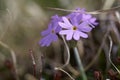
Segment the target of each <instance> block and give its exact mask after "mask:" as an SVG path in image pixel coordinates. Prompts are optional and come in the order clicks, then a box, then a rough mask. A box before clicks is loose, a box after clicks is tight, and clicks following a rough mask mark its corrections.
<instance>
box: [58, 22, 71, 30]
mask: <svg viewBox="0 0 120 80" xmlns="http://www.w3.org/2000/svg"><path fill="white" fill-rule="evenodd" d="M58 24H59V25H60V26H61V27H62V28H65V29H70V28H71V27H70V26H68V25H67V24H65V23H62V22H58Z"/></svg>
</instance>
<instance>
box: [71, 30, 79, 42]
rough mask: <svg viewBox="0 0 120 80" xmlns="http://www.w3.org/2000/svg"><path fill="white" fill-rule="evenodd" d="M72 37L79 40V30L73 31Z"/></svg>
mask: <svg viewBox="0 0 120 80" xmlns="http://www.w3.org/2000/svg"><path fill="white" fill-rule="evenodd" d="M73 38H74V39H75V40H79V39H80V32H79V31H75V32H74V35H73Z"/></svg>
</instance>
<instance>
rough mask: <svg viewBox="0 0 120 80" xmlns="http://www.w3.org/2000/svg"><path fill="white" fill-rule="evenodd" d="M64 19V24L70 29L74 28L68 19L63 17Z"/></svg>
mask: <svg viewBox="0 0 120 80" xmlns="http://www.w3.org/2000/svg"><path fill="white" fill-rule="evenodd" d="M62 19H63V21H64V23H65V24H67V25H68V26H69V27H72V26H73V25H72V24H71V23H70V21H69V20H68V19H67V18H66V17H62Z"/></svg>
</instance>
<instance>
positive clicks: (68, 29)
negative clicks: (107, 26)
mask: <svg viewBox="0 0 120 80" xmlns="http://www.w3.org/2000/svg"><path fill="white" fill-rule="evenodd" d="M97 24H98V23H97V22H96V18H95V17H93V16H92V15H90V14H87V13H86V12H85V10H84V9H79V8H78V9H76V12H72V13H70V14H68V15H66V16H61V17H59V16H58V15H55V16H52V18H51V22H50V24H49V25H48V29H47V30H45V31H43V32H42V33H41V35H42V36H44V38H42V39H41V40H40V41H39V44H40V45H41V46H49V45H50V44H51V42H53V41H57V40H58V35H65V36H66V40H72V39H73V40H76V41H77V40H80V38H81V37H82V38H88V34H87V33H88V32H90V31H91V30H92V29H93V28H95V26H96V25H97Z"/></svg>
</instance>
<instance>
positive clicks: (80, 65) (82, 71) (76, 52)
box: [74, 47, 87, 80]
mask: <svg viewBox="0 0 120 80" xmlns="http://www.w3.org/2000/svg"><path fill="white" fill-rule="evenodd" d="M74 55H75V59H76V61H77V65H78V67H79V70H80V73H81V76H82V78H83V80H87V76H86V74H85V71H84V68H83V65H82V61H81V59H80V57H79V52H78V49H77V47H74Z"/></svg>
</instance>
